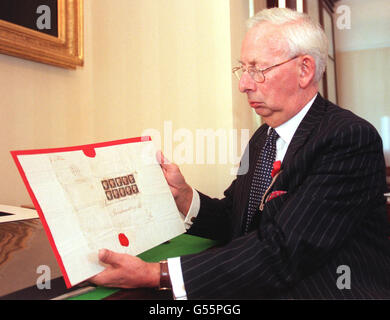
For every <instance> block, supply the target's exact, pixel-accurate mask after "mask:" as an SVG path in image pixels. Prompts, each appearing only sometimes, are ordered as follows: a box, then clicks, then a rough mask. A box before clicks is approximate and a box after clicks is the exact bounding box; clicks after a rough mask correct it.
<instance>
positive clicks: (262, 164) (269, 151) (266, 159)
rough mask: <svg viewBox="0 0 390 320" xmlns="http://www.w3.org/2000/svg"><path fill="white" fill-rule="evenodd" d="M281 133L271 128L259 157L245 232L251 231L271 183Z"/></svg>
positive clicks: (253, 179) (251, 190)
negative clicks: (250, 228) (277, 143)
mask: <svg viewBox="0 0 390 320" xmlns="http://www.w3.org/2000/svg"><path fill="white" fill-rule="evenodd" d="M278 137H279V135H278V134H277V132H276V131H275V130H274V129H273V128H271V129H270V132H269V134H268V136H267V139H266V140H265V144H264V147H263V149H262V150H261V152H260V156H259V158H258V159H257V162H256V166H255V172H254V174H253V178H252V183H251V188H250V191H249V203H248V214H247V219H246V224H245V233H247V232H248V231H249V227H250V225H251V223H252V220H253V217H254V216H255V215H256V214H257V211H258V210H259V205H260V201H261V198H262V196H263V194H264V192H265V191H266V190H267V188H268V186H269V185H270V184H271V181H272V178H271V171H272V166H273V163H274V161H275V157H276V140H277V139H278Z"/></svg>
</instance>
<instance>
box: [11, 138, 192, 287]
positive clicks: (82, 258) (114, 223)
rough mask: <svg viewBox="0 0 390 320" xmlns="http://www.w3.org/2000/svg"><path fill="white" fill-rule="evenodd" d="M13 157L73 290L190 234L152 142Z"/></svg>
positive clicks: (135, 140)
mask: <svg viewBox="0 0 390 320" xmlns="http://www.w3.org/2000/svg"><path fill="white" fill-rule="evenodd" d="M145 140H146V141H145ZM11 153H12V155H13V157H14V160H15V162H16V164H17V166H18V168H19V171H20V173H21V175H22V178H23V180H24V182H25V184H26V187H27V189H28V191H29V193H30V196H31V197H32V200H33V202H34V205H35V207H36V209H37V211H38V213H39V216H40V218H41V220H42V223H43V225H44V227H45V228H46V231H47V234H48V237H49V241H50V243H51V245H52V247H53V250H54V253H55V255H56V257H57V260H58V262H59V265H60V268H61V270H62V272H63V275H64V279H65V282H66V284H67V286H68V287H70V286H73V285H75V284H77V283H79V282H82V281H84V280H86V279H88V278H90V277H91V276H93V275H95V274H97V273H99V272H100V271H102V270H104V268H105V266H104V265H102V264H100V263H99V261H98V256H97V255H98V250H99V249H101V248H108V249H110V250H113V251H116V252H120V253H128V254H131V255H138V254H139V253H142V252H143V251H146V250H148V249H150V248H152V247H154V246H156V245H158V244H160V243H162V242H165V241H167V240H169V239H171V238H173V237H176V236H178V235H180V234H182V233H184V232H185V228H184V224H183V220H182V219H181V217H180V213H179V211H178V210H177V207H176V204H175V202H174V199H173V197H172V194H171V192H170V189H169V186H168V184H167V182H166V180H165V177H164V175H163V173H162V170H161V168H160V165H159V164H158V163H157V160H156V156H155V155H156V150H155V148H154V145H153V143H152V141H150V138H147V139H145V138H144V137H143V138H133V139H126V140H120V141H113V142H107V143H101V144H95V145H88V146H81V147H70V148H61V149H46V150H33V151H12V152H11Z"/></svg>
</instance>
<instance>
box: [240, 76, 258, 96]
mask: <svg viewBox="0 0 390 320" xmlns="http://www.w3.org/2000/svg"><path fill="white" fill-rule="evenodd" d="M238 89H239V90H240V92H242V93H245V92H247V91H248V90H251V91H255V90H256V82H255V81H254V80H253V79H252V77H251V76H250V75H249V73H248V72H244V73H243V74H242V76H241V79H240V82H239V83H238Z"/></svg>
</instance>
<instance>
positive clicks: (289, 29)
mask: <svg viewBox="0 0 390 320" xmlns="http://www.w3.org/2000/svg"><path fill="white" fill-rule="evenodd" d="M263 22H270V23H272V24H276V25H281V26H282V28H281V29H280V30H281V34H282V36H283V37H284V38H285V39H286V41H287V44H288V46H289V55H291V57H293V56H296V55H305V54H307V55H310V56H312V57H313V58H314V60H315V63H316V72H315V76H314V81H315V82H319V81H320V80H321V78H322V75H323V73H324V71H325V68H326V64H327V59H328V38H327V37H326V35H325V32H324V30H323V29H322V27H321V26H320V25H319V24H318V23H316V22H314V21H313V20H312V19H311V18H310V17H309V16H308V15H307V14H305V13H300V12H297V11H294V10H291V9H286V8H271V9H264V10H261V11H260V12H258V13H257V14H256V15H254V16H253V17H252V18H250V19H249V20H248V21H247V27H248V29H251V28H253V27H255V26H257V25H258V24H260V23H263Z"/></svg>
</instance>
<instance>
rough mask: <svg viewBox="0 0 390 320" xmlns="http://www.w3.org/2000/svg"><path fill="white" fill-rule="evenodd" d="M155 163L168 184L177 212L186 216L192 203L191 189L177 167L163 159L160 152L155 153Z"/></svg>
mask: <svg viewBox="0 0 390 320" xmlns="http://www.w3.org/2000/svg"><path fill="white" fill-rule="evenodd" d="M157 161H158V162H159V163H160V165H161V168H162V170H163V173H164V176H165V179H166V180H167V182H168V185H169V187H170V188H171V192H172V195H173V198H174V199H175V201H176V205H177V208H178V209H179V211H180V212H181V213H182V214H184V215H187V213H188V210H189V209H190V206H191V202H192V188H191V186H190V185H189V184H187V182H186V181H185V179H184V177H183V175H182V174H181V172H180V169H179V167H178V166H177V165H176V164H174V163H171V162H170V161H169V160H168V159H167V158H165V157H164V155H163V153H162V152H161V151H158V152H157Z"/></svg>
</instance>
